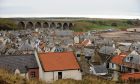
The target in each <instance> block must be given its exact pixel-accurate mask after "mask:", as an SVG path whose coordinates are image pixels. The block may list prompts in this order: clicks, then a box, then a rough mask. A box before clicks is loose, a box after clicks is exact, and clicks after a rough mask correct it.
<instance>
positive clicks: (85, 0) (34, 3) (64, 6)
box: [0, 0, 140, 18]
mask: <svg viewBox="0 0 140 84" xmlns="http://www.w3.org/2000/svg"><path fill="white" fill-rule="evenodd" d="M20 16H21V17H23V16H24V17H30V16H32V17H40V16H42V17H50V16H54V17H55V16H81V17H82V16H84V17H113V16H114V17H127V18H130V17H131V18H140V0H0V17H20Z"/></svg>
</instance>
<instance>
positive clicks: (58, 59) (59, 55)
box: [36, 52, 82, 82]
mask: <svg viewBox="0 0 140 84" xmlns="http://www.w3.org/2000/svg"><path fill="white" fill-rule="evenodd" d="M36 58H37V59H38V60H37V61H38V64H39V72H40V73H39V74H40V75H39V76H40V78H41V79H42V80H45V81H46V82H53V81H55V80H58V79H67V78H70V79H75V80H81V79H82V74H81V70H80V66H79V64H78V61H77V59H76V57H75V55H74V53H73V52H47V53H37V52H36Z"/></svg>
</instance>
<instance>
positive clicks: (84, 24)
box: [73, 19, 140, 32]
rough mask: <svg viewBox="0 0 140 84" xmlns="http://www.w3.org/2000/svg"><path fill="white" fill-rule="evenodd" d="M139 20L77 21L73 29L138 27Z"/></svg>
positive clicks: (139, 24)
mask: <svg viewBox="0 0 140 84" xmlns="http://www.w3.org/2000/svg"><path fill="white" fill-rule="evenodd" d="M139 26H140V20H119V19H117V20H116V19H112V20H110V19H97V20H92V21H77V22H75V26H74V28H73V30H74V31H78V32H79V31H89V30H104V29H112V28H113V29H126V28H131V27H139Z"/></svg>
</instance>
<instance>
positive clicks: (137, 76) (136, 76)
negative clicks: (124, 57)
mask: <svg viewBox="0 0 140 84" xmlns="http://www.w3.org/2000/svg"><path fill="white" fill-rule="evenodd" d="M130 78H132V79H140V72H135V73H124V74H122V75H121V79H122V80H129V79H130Z"/></svg>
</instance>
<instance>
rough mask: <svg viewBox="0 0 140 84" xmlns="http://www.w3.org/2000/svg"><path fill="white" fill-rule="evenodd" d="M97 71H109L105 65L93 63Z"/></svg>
mask: <svg viewBox="0 0 140 84" xmlns="http://www.w3.org/2000/svg"><path fill="white" fill-rule="evenodd" d="M93 67H94V70H95V72H96V73H108V71H107V68H106V67H105V66H104V65H93Z"/></svg>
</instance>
